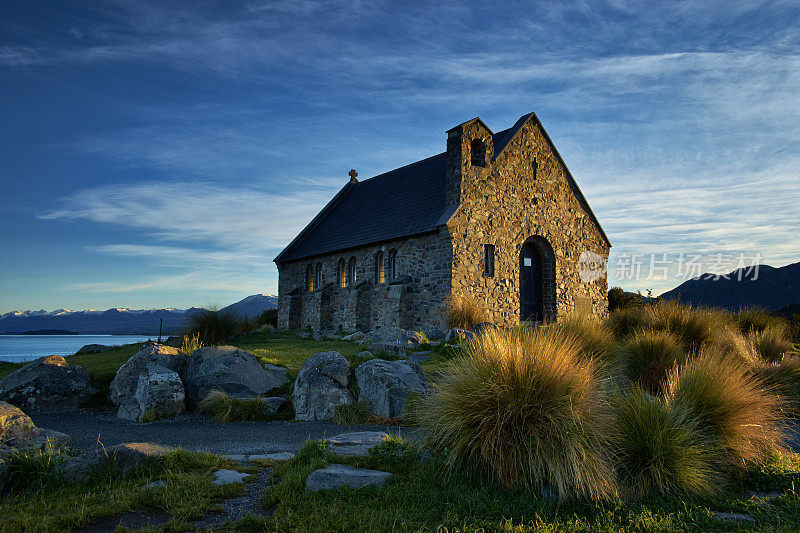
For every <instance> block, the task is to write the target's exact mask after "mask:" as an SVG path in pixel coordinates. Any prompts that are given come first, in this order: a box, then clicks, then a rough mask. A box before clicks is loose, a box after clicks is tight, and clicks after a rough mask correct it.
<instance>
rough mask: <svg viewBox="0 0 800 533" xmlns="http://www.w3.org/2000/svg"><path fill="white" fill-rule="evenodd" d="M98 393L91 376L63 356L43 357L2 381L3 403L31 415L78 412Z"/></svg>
mask: <svg viewBox="0 0 800 533" xmlns="http://www.w3.org/2000/svg"><path fill="white" fill-rule="evenodd" d="M94 392H95V391H94V389H93V388H92V381H91V378H90V377H89V373H88V372H86V370H84V368H83V367H80V366H70V365H69V364H68V363H67V361H66V360H65V359H64V358H63V357H61V356H60V355H48V356H47V357H40V358H39V359H36V360H35V361H33V362H31V363H29V364H27V365H25V366H23V367H22V368H20V369H19V370H16V371H15V372H12V373H11V374H9V375H7V376H6V377H4V378H3V379H2V380H0V400H2V401H6V402H8V403H11V404H13V405H17V406H19V407H22V408H24V409H25V410H31V411H35V410H38V409H74V408H76V407H80V406H81V405H83V404H84V403H86V401H87V400H88V399H89V398H90V397H91V396H92V394H94Z"/></svg>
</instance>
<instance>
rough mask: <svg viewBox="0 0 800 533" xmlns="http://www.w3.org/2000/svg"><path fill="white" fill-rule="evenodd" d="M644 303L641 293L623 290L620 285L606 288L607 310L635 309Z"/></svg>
mask: <svg viewBox="0 0 800 533" xmlns="http://www.w3.org/2000/svg"><path fill="white" fill-rule="evenodd" d="M642 305H644V298H643V297H642V295H641V294H636V293H633V292H625V291H624V290H622V287H611V288H610V289H608V310H609V311H616V310H618V309H635V308H639V307H642Z"/></svg>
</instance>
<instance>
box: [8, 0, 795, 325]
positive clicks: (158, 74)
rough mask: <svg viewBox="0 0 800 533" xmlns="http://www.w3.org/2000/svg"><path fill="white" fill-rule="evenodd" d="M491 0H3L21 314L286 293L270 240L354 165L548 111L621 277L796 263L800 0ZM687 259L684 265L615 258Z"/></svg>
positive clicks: (671, 279)
mask: <svg viewBox="0 0 800 533" xmlns="http://www.w3.org/2000/svg"><path fill="white" fill-rule="evenodd" d="M167 4H168V5H167ZM469 4H470V5H469V6H468V5H467V3H464V2H452V3H450V2H447V1H438V2H434V3H430V4H423V3H415V2H402V3H400V2H318V1H313V0H293V1H282V0H278V1H275V2H268V1H255V0H253V1H249V2H243V3H234V2H218V3H214V2H185V3H181V2H169V3H167V2H145V1H138V2H130V1H125V0H119V1H110V2H78V1H76V2H37V1H27V2H13V3H6V4H4V6H3V10H2V16H0V116H2V121H0V183H1V184H2V192H3V194H2V196H0V227H2V232H0V247H2V250H3V253H2V256H0V257H1V258H0V312H5V311H10V310H12V309H38V308H46V309H53V308H55V307H67V308H79V309H82V308H92V307H93V308H108V307H113V306H126V307H146V308H151V307H165V306H174V307H187V306H191V305H206V304H209V303H217V304H219V305H226V304H228V303H231V302H233V301H235V300H238V299H239V298H241V297H243V296H246V295H249V294H253V293H256V292H275V291H276V286H277V271H276V269H275V267H274V264H273V263H272V259H273V257H274V256H275V255H276V254H277V253H278V251H280V249H281V248H282V247H283V246H284V245H285V244H286V243H288V241H289V240H290V239H291V238H292V237H293V235H294V234H295V233H296V232H297V231H298V230H299V229H300V228H302V227H303V226H304V225H305V223H306V222H307V221H308V220H309V219H310V218H311V217H312V216H313V215H314V214H315V213H316V211H317V210H318V209H319V208H320V207H321V206H322V205H324V203H325V202H326V201H327V200H328V199H329V198H330V197H331V196H332V195H333V194H334V193H335V191H336V190H338V188H339V187H341V186H342V185H343V184H344V183H345V182H346V180H347V179H348V176H347V172H348V171H349V170H350V168H356V169H357V170H358V172H359V175H360V177H362V178H364V177H369V176H373V175H375V174H378V173H380V172H383V171H386V170H389V169H392V168H395V167H398V166H401V165H403V164H406V163H409V162H412V161H415V160H418V159H421V158H424V157H426V156H429V155H432V154H435V153H439V152H442V151H443V150H444V147H445V133H444V132H445V131H446V130H447V129H448V128H450V127H452V126H454V125H456V124H458V123H460V122H462V121H464V120H468V119H470V118H472V117H475V116H480V117H481V118H483V120H484V121H485V122H486V123H487V124H488V125H489V127H491V128H493V129H494V130H495V131H498V130H501V129H505V128H507V127H509V126H511V125H512V124H513V123H514V121H515V120H516V119H517V118H518V117H519V116H520V115H522V114H524V113H526V112H529V111H535V112H536V113H537V115H538V116H539V118H540V119H541V120H542V122H543V124H544V126H545V128H547V130H548V132H549V133H550V136H551V137H552V138H553V141H554V142H555V144H556V146H557V147H558V149H559V151H560V152H561V154H562V156H563V157H564V159H565V161H566V163H567V165H568V166H569V167H570V170H571V171H572V174H573V175H574V176H575V177H576V179H577V180H578V183H579V185H580V186H581V188H582V189H583V192H584V194H585V195H586V197H587V199H588V200H589V202H590V204H591V205H592V207H593V209H594V211H595V213H596V214H597V216H598V218H599V219H600V221H601V223H602V224H603V226H604V228H605V230H606V232H607V233H608V235H609V237H610V238H611V241H612V243H613V244H614V249H613V253H612V258H611V272H610V280H609V281H610V283H611V284H616V283H621V284H622V285H623V286H624V287H626V288H629V289H645V288H652V289H654V292H655V293H658V292H661V291H663V290H666V289H669V288H672V287H673V286H675V285H677V284H678V283H679V282H680V280H678V279H676V276H675V268H676V266H675V264H674V261H675V258H676V257H677V255H678V254H680V253H684V254H697V255H701V256H702V257H703V261H704V262H705V264H706V265H707V264H708V262H710V261H711V259H710V258H712V257H714V256H715V254H724V255H725V256H726V258H735V257H736V256H737V255H739V254H746V255H747V256H748V257H751V256H754V255H755V254H761V257H762V261H763V262H766V263H768V264H772V265H774V266H779V265H784V264H787V263H791V262H795V261H798V260H800V231H798V230H799V229H800V216H798V215H799V214H800V209H798V205H800V179H799V178H800V176H798V174H800V55H799V54H798V52H800V4H798V3H797V2H756V1H752V0H750V1H747V2H739V1H731V0H726V1H719V2H718V1H713V0H705V1H701V2H621V1H608V2H546V3H535V2H534V3H516V2H504V3H491V2H483V3H469ZM424 193H425V192H424V191H418V194H424ZM665 253H666V254H668V259H669V270H668V272H667V275H666V276H664V275H663V274H662V275H658V274H656V275H654V276H647V279H639V280H638V281H637V280H630V279H626V278H625V275H624V274H623V273H622V272H621V271H620V272H617V271H616V267H615V266H614V265H615V264H617V263H619V258H620V257H622V258H625V257H632V256H640V257H642V258H644V259H645V268H644V269H645V270H647V268H646V264H647V260H649V254H657V255H658V256H659V257H660V256H661V255H660V254H665ZM717 259H719V258H717ZM733 262H734V263H735V259H733ZM733 266H735V264H734V265H733ZM704 270H708V268H704Z"/></svg>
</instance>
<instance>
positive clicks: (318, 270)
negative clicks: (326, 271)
mask: <svg viewBox="0 0 800 533" xmlns="http://www.w3.org/2000/svg"><path fill="white" fill-rule="evenodd" d="M314 287H315V290H319V289H320V288H321V287H322V263H317V266H316V267H315V268H314Z"/></svg>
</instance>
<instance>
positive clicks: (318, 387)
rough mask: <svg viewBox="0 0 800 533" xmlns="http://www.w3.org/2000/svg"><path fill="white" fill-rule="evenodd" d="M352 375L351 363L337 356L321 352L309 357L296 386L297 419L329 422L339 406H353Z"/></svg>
mask: <svg viewBox="0 0 800 533" xmlns="http://www.w3.org/2000/svg"><path fill="white" fill-rule="evenodd" d="M351 372H352V370H351V368H350V363H349V362H348V361H347V359H345V358H344V357H342V355H341V354H339V353H338V352H319V353H316V354H314V355H313V356H311V357H309V358H308V359H307V360H306V362H305V363H303V366H302V367H301V368H300V372H299V373H298V374H297V380H296V381H295V383H294V392H293V394H292V405H293V406H294V413H295V418H296V419H297V420H330V419H331V418H333V413H334V411H335V410H336V406H338V405H349V404H352V403H353V402H354V401H355V400H354V398H353V395H352V393H351V392H350V390H349V387H350V374H351Z"/></svg>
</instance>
